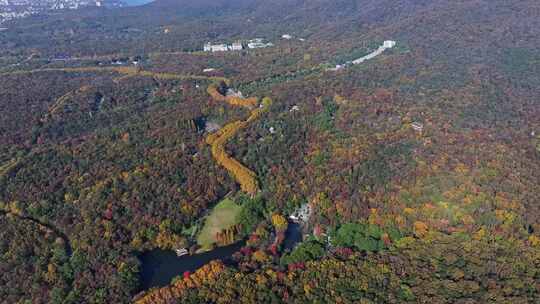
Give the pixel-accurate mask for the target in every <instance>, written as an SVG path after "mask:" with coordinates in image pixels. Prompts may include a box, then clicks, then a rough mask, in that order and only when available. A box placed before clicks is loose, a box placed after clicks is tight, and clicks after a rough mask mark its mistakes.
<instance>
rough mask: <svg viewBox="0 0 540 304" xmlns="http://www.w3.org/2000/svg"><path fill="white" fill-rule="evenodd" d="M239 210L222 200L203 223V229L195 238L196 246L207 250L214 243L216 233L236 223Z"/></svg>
mask: <svg viewBox="0 0 540 304" xmlns="http://www.w3.org/2000/svg"><path fill="white" fill-rule="evenodd" d="M240 210H241V207H240V206H238V205H237V204H236V203H235V202H233V201H231V200H230V199H228V198H226V199H224V200H222V201H221V202H220V203H219V204H217V206H216V207H214V210H212V213H210V215H209V216H208V217H207V218H206V220H205V221H204V227H203V229H202V230H201V232H200V233H199V236H198V237H197V244H199V245H200V246H201V247H202V249H203V250H204V249H209V248H210V246H211V245H212V244H213V243H215V242H216V233H218V232H220V231H221V230H223V229H225V228H229V227H231V226H234V225H236V224H237V223H238V220H237V218H238V214H239V213H240Z"/></svg>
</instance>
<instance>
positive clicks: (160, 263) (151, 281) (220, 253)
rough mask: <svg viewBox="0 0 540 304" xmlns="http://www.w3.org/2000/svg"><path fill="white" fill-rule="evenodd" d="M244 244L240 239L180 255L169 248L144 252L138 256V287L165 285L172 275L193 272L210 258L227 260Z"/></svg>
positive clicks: (145, 288) (143, 288)
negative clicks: (214, 247) (225, 244)
mask: <svg viewBox="0 0 540 304" xmlns="http://www.w3.org/2000/svg"><path fill="white" fill-rule="evenodd" d="M244 244H245V242H244V241H241V242H237V243H234V244H232V245H229V246H224V247H218V248H216V249H214V250H211V251H208V252H204V253H200V254H194V255H184V256H181V257H179V256H177V255H176V253H175V252H174V251H169V250H161V249H156V250H152V251H147V252H144V253H142V254H141V255H140V257H139V258H140V260H141V264H142V269H141V286H140V288H141V290H147V289H149V288H152V287H163V286H166V285H168V284H169V283H170V282H171V280H172V279H173V278H174V277H176V276H179V275H182V274H183V273H184V272H186V271H190V272H194V271H195V270H197V269H199V268H201V267H202V266H204V265H205V264H207V263H209V262H210V261H212V260H222V261H223V262H227V261H228V260H230V258H231V256H232V255H233V254H234V253H235V252H237V251H238V250H240V248H242V246H244Z"/></svg>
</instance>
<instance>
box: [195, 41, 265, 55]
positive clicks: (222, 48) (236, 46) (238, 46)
mask: <svg viewBox="0 0 540 304" xmlns="http://www.w3.org/2000/svg"><path fill="white" fill-rule="evenodd" d="M273 45H274V44H273V43H271V42H265V41H264V39H262V38H256V39H252V40H248V41H247V42H245V43H243V42H242V41H237V42H234V43H232V44H226V43H223V44H212V43H210V42H207V43H206V44H205V45H204V47H203V50H204V51H205V52H213V53H214V52H227V51H241V50H243V49H245V48H248V49H258V48H266V47H271V46H273Z"/></svg>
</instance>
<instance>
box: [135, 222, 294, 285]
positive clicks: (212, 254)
mask: <svg viewBox="0 0 540 304" xmlns="http://www.w3.org/2000/svg"><path fill="white" fill-rule="evenodd" d="M301 241H302V227H301V226H300V225H299V224H297V223H293V222H290V223H289V226H288V228H287V231H286V232H285V240H284V241H283V248H284V249H285V250H292V249H294V247H295V246H296V245H297V244H298V243H299V242H301ZM244 245H245V241H241V242H238V243H235V244H232V245H229V246H225V247H218V248H216V249H214V250H212V251H209V252H205V253H201V254H194V255H184V256H181V257H178V256H177V255H176V253H175V252H173V251H167V250H160V249H156V250H152V251H148V252H144V253H143V254H141V255H140V257H139V258H140V260H141V263H142V270H141V277H142V278H141V286H140V288H141V290H147V289H149V288H152V287H163V286H166V285H168V284H170V282H171V280H172V279H173V278H174V277H176V276H181V275H182V274H183V273H184V272H186V271H190V272H194V271H195V270H197V269H199V268H201V267H202V266H204V265H205V264H207V263H209V262H210V261H212V260H222V261H224V262H225V263H227V261H230V258H231V257H232V255H233V254H234V253H235V252H237V251H238V250H240V248H242V247H243V246H244Z"/></svg>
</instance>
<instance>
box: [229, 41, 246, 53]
mask: <svg viewBox="0 0 540 304" xmlns="http://www.w3.org/2000/svg"><path fill="white" fill-rule="evenodd" d="M243 49H244V46H243V45H242V42H240V41H238V42H235V43H233V44H232V46H231V50H233V51H241V50H243Z"/></svg>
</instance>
